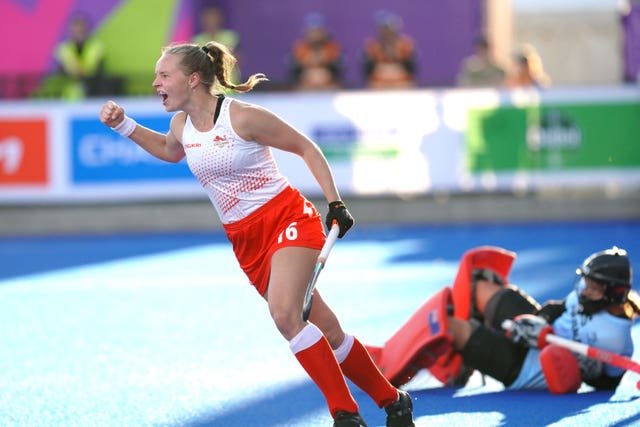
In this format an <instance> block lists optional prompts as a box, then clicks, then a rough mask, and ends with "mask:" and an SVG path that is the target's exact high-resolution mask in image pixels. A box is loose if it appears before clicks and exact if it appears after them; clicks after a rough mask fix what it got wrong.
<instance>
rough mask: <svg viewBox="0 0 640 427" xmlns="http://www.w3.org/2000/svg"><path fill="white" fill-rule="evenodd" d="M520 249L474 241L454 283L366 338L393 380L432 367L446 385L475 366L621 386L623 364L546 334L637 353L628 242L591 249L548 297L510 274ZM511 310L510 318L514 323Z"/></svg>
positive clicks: (521, 376) (563, 387) (565, 388)
mask: <svg viewBox="0 0 640 427" xmlns="http://www.w3.org/2000/svg"><path fill="white" fill-rule="evenodd" d="M514 259H515V253H513V252H510V251H507V250H504V249H501V248H497V247H479V248H475V249H472V250H470V251H469V252H467V253H466V254H465V255H464V256H463V258H462V260H461V263H460V268H459V271H458V273H457V275H456V279H455V281H454V284H453V288H452V289H451V288H448V287H447V288H444V289H442V290H441V291H440V292H438V293H437V294H436V295H434V296H433V297H432V298H431V299H429V300H428V301H427V302H426V303H425V304H424V305H423V306H422V307H421V308H420V309H418V311H416V313H414V315H413V316H412V317H411V318H410V319H409V320H408V321H407V322H406V323H405V324H404V325H403V326H402V327H401V328H400V329H399V330H398V331H397V332H396V333H395V334H394V335H393V336H392V337H391V338H390V339H389V340H388V341H387V342H386V343H385V345H384V346H383V347H373V346H370V347H369V351H370V353H371V355H372V357H373V358H374V360H375V362H376V364H377V365H378V367H380V368H381V370H382V372H383V373H384V374H385V376H386V377H387V378H388V379H389V380H390V381H391V383H392V384H394V385H396V386H400V385H402V384H405V383H407V382H408V381H409V380H410V379H411V378H412V377H413V376H414V375H415V374H416V373H417V372H418V371H419V370H420V369H428V370H429V371H430V372H431V374H432V375H434V376H435V377H436V378H437V379H438V380H440V381H441V382H443V383H444V384H447V385H463V384H465V383H466V381H467V380H468V378H469V376H470V375H471V373H472V372H473V371H474V370H478V371H479V372H481V373H483V374H486V375H489V376H491V377H493V378H495V379H496V380H498V381H500V382H502V383H503V384H504V386H505V387H506V388H509V389H543V388H548V389H549V390H550V391H551V392H553V393H572V392H575V391H577V390H578V388H580V386H581V384H582V382H585V383H586V384H588V385H590V386H592V387H594V388H595V389H598V390H612V389H615V388H616V387H617V385H618V384H619V383H620V380H621V379H622V375H623V374H624V371H623V370H622V369H620V368H617V367H614V366H611V365H608V364H603V363H602V362H599V361H597V360H594V359H590V358H587V357H585V356H579V355H575V354H573V353H571V352H570V351H569V350H567V349H565V348H563V347H559V346H556V345H551V344H549V345H545V344H546V342H544V334H545V333H549V332H551V333H553V334H555V335H558V336H560V337H563V338H567V339H571V340H574V341H580V342H582V343H584V344H587V345H589V346H593V347H598V348H601V349H604V350H607V351H610V352H613V353H617V354H620V355H622V356H625V357H630V356H631V355H632V353H633V342H632V340H631V326H632V319H633V318H634V317H635V316H636V315H638V314H640V308H639V307H638V304H637V303H636V302H634V299H635V298H637V294H636V293H635V292H632V293H631V295H630V292H631V267H630V263H629V258H628V256H627V253H626V251H624V250H622V249H618V248H616V247H613V248H612V249H607V250H604V251H601V252H597V253H594V254H592V255H590V256H589V257H588V258H586V259H585V261H584V262H583V263H582V265H581V266H580V268H578V269H577V270H576V273H577V278H576V285H575V289H574V290H573V291H571V292H570V293H569V295H567V297H566V298H565V299H564V300H561V301H549V302H547V303H545V304H543V305H540V304H539V303H538V302H536V301H535V300H534V299H533V298H531V297H530V296H528V295H527V294H526V293H524V292H523V291H522V290H521V289H518V288H517V287H516V286H513V285H510V284H508V281H507V276H508V274H509V271H510V269H511V264H512V263H513V261H514ZM505 319H513V322H512V326H511V327H510V328H509V329H508V330H504V329H503V328H502V323H503V321H504V320H505ZM541 335H542V338H541Z"/></svg>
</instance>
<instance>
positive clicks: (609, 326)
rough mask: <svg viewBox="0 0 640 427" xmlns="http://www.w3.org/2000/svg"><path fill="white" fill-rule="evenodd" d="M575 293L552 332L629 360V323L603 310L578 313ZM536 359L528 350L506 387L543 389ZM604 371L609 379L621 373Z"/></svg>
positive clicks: (536, 352) (608, 368)
mask: <svg viewBox="0 0 640 427" xmlns="http://www.w3.org/2000/svg"><path fill="white" fill-rule="evenodd" d="M578 292H579V291H575V290H574V291H572V292H571V293H570V294H569V295H568V296H567V298H566V300H565V311H564V312H563V313H562V315H561V316H560V317H558V318H557V319H556V320H555V321H554V322H553V324H552V327H553V333H554V334H555V335H558V336H560V337H562V338H567V339H570V340H573V341H579V342H581V343H584V344H587V345H589V346H592V347H597V348H601V349H603V350H607V351H610V352H613V353H617V354H620V355H622V356H625V357H631V355H632V354H633V341H632V339H631V326H632V322H631V320H629V319H623V318H620V317H616V316H614V315H612V314H610V313H609V312H607V311H606V310H601V311H598V312H597V313H594V314H593V315H591V316H587V315H584V314H580V312H579V303H578ZM539 356H540V350H537V349H531V350H529V352H528V353H527V357H526V358H525V361H524V363H523V365H522V370H521V371H520V375H518V378H517V379H516V381H515V382H514V383H513V384H511V386H510V387H509V388H512V389H518V388H545V387H546V382H545V380H544V376H543V375H542V366H540V358H539ZM604 372H605V373H606V374H607V375H609V376H610V377H616V376H619V375H622V374H623V373H624V371H623V370H622V369H620V368H616V367H615V366H612V365H608V364H605V365H604Z"/></svg>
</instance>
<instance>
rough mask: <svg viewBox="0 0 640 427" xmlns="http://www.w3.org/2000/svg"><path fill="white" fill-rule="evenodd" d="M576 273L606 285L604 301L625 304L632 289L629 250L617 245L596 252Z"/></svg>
mask: <svg viewBox="0 0 640 427" xmlns="http://www.w3.org/2000/svg"><path fill="white" fill-rule="evenodd" d="M576 273H577V274H578V275H579V276H581V277H588V278H589V279H592V280H594V281H596V282H598V283H600V284H602V285H604V286H605V295H604V298H603V300H604V301H603V302H605V303H607V304H623V303H625V302H627V295H628V294H629V291H630V290H631V265H630V263H629V257H628V256H627V251H625V250H624V249H620V248H618V247H616V246H614V247H612V248H611V249H606V250H604V251H600V252H596V253H594V254H592V255H590V256H589V257H588V258H587V259H585V260H584V262H583V263H582V265H581V266H580V268H578V269H577V270H576Z"/></svg>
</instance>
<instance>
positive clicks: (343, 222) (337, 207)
mask: <svg viewBox="0 0 640 427" xmlns="http://www.w3.org/2000/svg"><path fill="white" fill-rule="evenodd" d="M334 221H335V222H337V223H338V226H339V227H340V233H338V237H339V238H342V236H344V235H345V233H346V232H347V230H349V229H350V228H351V226H352V225H353V223H354V221H353V217H352V216H351V214H350V213H349V211H348V210H347V206H346V205H345V204H344V202H343V201H342V200H336V201H335V202H331V203H329V212H327V219H326V220H325V224H327V228H328V229H329V230H331V226H332V225H333V222H334Z"/></svg>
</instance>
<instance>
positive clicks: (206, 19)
mask: <svg viewBox="0 0 640 427" xmlns="http://www.w3.org/2000/svg"><path fill="white" fill-rule="evenodd" d="M210 41H214V42H217V43H220V44H223V45H224V46H226V47H227V49H229V51H230V52H231V53H232V54H233V56H234V57H235V58H236V60H237V61H238V63H236V66H235V68H234V69H233V71H232V78H233V79H234V80H240V75H241V73H240V66H239V64H240V62H242V58H241V55H240V52H239V47H240V35H239V34H238V33H237V32H236V31H234V30H231V29H229V28H225V17H224V13H223V12H222V9H220V8H219V7H217V6H205V7H204V8H203V9H202V11H201V12H200V32H199V33H197V34H196V35H195V36H193V38H192V40H191V42H192V43H195V44H197V45H198V46H205V45H206V44H207V43H208V42H210Z"/></svg>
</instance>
